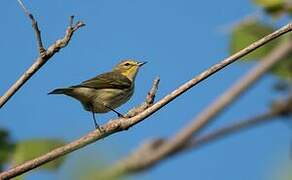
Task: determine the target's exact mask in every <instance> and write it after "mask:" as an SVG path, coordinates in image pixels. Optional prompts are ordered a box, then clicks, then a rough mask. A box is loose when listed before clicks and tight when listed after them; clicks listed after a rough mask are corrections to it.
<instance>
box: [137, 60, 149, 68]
mask: <svg viewBox="0 0 292 180" xmlns="http://www.w3.org/2000/svg"><path fill="white" fill-rule="evenodd" d="M146 63H147V61H143V62H139V63H138V66H139V67H141V66H143V65H144V64H146Z"/></svg>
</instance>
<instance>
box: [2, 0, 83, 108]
mask: <svg viewBox="0 0 292 180" xmlns="http://www.w3.org/2000/svg"><path fill="white" fill-rule="evenodd" d="M18 2H19V4H20V6H21V7H22V8H23V10H24V12H25V14H26V15H27V16H28V17H29V18H30V20H31V21H32V27H33V29H34V31H35V35H36V39H37V44H38V49H39V57H38V58H37V60H36V61H35V63H33V64H32V65H31V67H29V68H28V69H27V70H26V71H25V72H24V74H23V75H21V77H20V78H19V79H18V80H17V81H16V82H15V83H14V84H13V85H12V86H11V87H10V88H9V89H8V90H7V91H6V93H5V94H4V95H3V96H1V97H0V109H1V108H2V107H3V106H4V105H5V103H6V102H7V101H8V100H9V99H10V98H11V97H12V96H13V95H14V94H15V93H16V92H17V91H18V90H19V89H20V88H21V87H22V86H23V85H24V84H25V83H26V82H27V80H29V79H30V78H31V77H32V76H33V75H34V74H35V73H36V72H37V71H38V70H39V69H40V68H41V67H42V66H43V65H44V64H45V63H46V62H47V61H48V60H49V59H50V58H51V57H52V56H53V55H55V53H56V52H58V51H59V50H60V49H62V48H64V47H65V46H66V45H67V44H68V43H69V41H70V40H71V37H72V35H73V33H74V32H75V31H77V30H78V29H79V28H80V27H82V26H84V25H85V24H84V23H83V22H81V21H78V22H77V23H76V24H74V25H73V18H74V17H73V16H71V17H70V25H69V27H68V28H67V30H66V34H65V36H64V37H63V38H62V39H59V40H57V41H56V42H55V43H53V44H52V45H51V46H50V47H49V48H48V50H45V48H44V47H43V43H42V40H41V32H40V30H39V28H38V24H37V22H36V21H35V19H34V17H33V15H32V14H31V13H30V12H29V11H28V10H27V9H26V7H25V6H24V4H23V3H22V1H21V0H18Z"/></svg>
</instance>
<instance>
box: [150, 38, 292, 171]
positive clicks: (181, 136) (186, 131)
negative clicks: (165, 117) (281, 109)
mask: <svg viewBox="0 0 292 180" xmlns="http://www.w3.org/2000/svg"><path fill="white" fill-rule="evenodd" d="M291 51H292V43H291V41H285V42H283V43H281V44H280V45H278V47H276V48H275V49H274V50H273V51H272V52H271V53H270V54H269V55H267V56H266V57H265V58H264V59H262V60H261V61H260V63H259V64H258V65H257V66H256V67H255V68H253V69H252V70H251V71H250V72H248V73H247V74H246V75H244V76H243V78H242V79H240V80H238V81H237V83H235V85H233V86H232V87H231V88H230V89H228V90H227V91H226V92H225V93H224V94H223V95H221V96H220V97H219V98H218V99H217V100H215V102H214V103H213V104H211V105H210V106H209V107H207V108H206V109H205V110H204V111H203V112H202V113H200V114H199V115H198V117H197V118H195V119H194V120H193V121H191V122H190V123H189V124H187V125H186V126H185V127H184V128H182V129H181V130H180V131H179V132H178V133H177V134H176V135H175V136H174V137H172V138H170V139H169V140H168V141H167V142H166V143H164V144H163V145H162V146H160V147H159V148H158V149H157V150H156V152H155V153H152V154H151V156H149V158H148V159H147V160H145V162H146V161H147V163H149V164H152V165H154V164H155V163H158V162H159V161H160V160H161V159H164V158H165V157H167V156H169V155H170V154H172V153H173V152H175V151H177V149H180V148H181V147H182V146H184V144H185V143H187V142H188V141H189V140H191V139H192V137H193V136H194V135H196V134H198V133H199V132H200V131H201V130H202V129H204V127H206V125H207V124H209V123H210V122H211V121H212V120H213V119H214V117H215V116H218V115H219V114H220V113H221V112H222V111H223V110H224V109H225V108H226V107H227V106H228V105H230V104H231V103H232V102H234V101H235V100H236V99H237V98H238V97H239V96H240V95H241V94H242V93H243V92H245V91H246V90H247V89H248V88H249V87H250V86H252V85H253V84H254V83H255V82H256V81H257V80H258V79H259V78H260V77H261V76H262V75H263V74H264V73H265V72H267V71H268V70H269V69H270V68H271V67H272V66H273V65H275V64H276V63H277V62H279V61H280V60H282V59H283V57H285V56H286V55H288V54H290V53H291Z"/></svg>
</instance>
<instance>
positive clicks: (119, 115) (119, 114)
mask: <svg viewBox="0 0 292 180" xmlns="http://www.w3.org/2000/svg"><path fill="white" fill-rule="evenodd" d="M104 106H105V107H106V108H108V109H110V110H111V111H113V112H115V113H116V114H117V115H118V117H122V118H125V116H124V115H122V114H121V113H119V112H118V111H116V110H114V109H113V108H111V107H109V106H107V105H104Z"/></svg>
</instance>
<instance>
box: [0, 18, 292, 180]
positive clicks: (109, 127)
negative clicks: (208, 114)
mask: <svg viewBox="0 0 292 180" xmlns="http://www.w3.org/2000/svg"><path fill="white" fill-rule="evenodd" d="M291 30H292V23H290V24H287V25H286V26H284V27H282V28H280V29H278V30H277V31H275V32H273V33H271V34H269V35H267V36H265V37H263V38H262V39H260V40H258V41H256V42H254V43H252V44H251V45H249V46H248V47H246V48H244V49H242V50H241V51H239V52H237V53H235V54H234V55H232V56H230V57H228V58H226V59H224V60H222V61H221V62H219V63H217V64H215V65H213V66H212V67H210V68H209V69H207V70H205V71H204V72H202V73H201V74H199V75H198V76H196V77H194V78H193V79H191V80H190V81H188V82H186V83H185V84H183V85H182V86H180V87H179V88H177V89H176V90H174V91H173V92H171V93H170V94H168V95H166V96H165V97H164V98H162V99H161V100H159V101H158V102H157V103H155V104H153V105H152V106H151V107H149V108H148V109H146V110H144V111H143V112H141V113H139V114H138V115H136V116H134V117H131V118H118V119H115V120H112V121H110V122H108V123H107V124H105V125H103V126H102V129H103V131H102V132H100V131H98V130H95V131H92V132H90V133H89V134H87V135H85V136H83V137H81V138H80V139H78V140H75V141H73V142H71V143H69V144H67V145H65V146H62V147H59V148H57V149H55V150H52V151H51V152H49V153H47V154H45V155H42V156H40V157H38V158H35V159H33V160H30V161H28V162H26V163H24V164H22V165H19V166H16V167H15V168H12V169H10V170H7V171H5V172H3V173H1V174H0V179H1V178H2V179H7V178H12V177H15V176H17V175H20V174H22V173H24V172H27V171H29V170H31V169H33V168H36V167H39V166H41V165H43V164H45V163H48V162H50V161H52V160H54V159H56V158H59V157H61V156H63V155H65V154H68V153H70V152H73V151H75V150H77V149H80V148H82V147H84V146H86V145H88V144H91V143H93V142H95V141H97V140H99V139H102V138H104V137H107V136H109V135H112V134H114V133H117V132H120V131H124V130H127V129H129V128H130V127H132V126H134V125H136V124H138V123H140V122H142V121H143V120H144V119H145V118H147V117H149V116H150V115H152V114H153V113H155V112H156V111H158V110H159V109H160V108H162V107H164V106H165V105H167V104H168V103H169V102H171V101H173V100H174V99H175V98H176V97H178V96H180V95H181V94H182V93H184V92H186V91H187V90H189V89H190V88H192V87H193V86H195V85H196V84H198V83H200V82H201V81H203V80H204V79H206V78H208V77H210V76H211V75H213V74H214V73H216V72H218V71H219V70H221V69H223V68H224V67H226V66H228V65H229V64H231V63H233V62H235V61H237V60H238V59H239V58H241V57H243V56H245V55H247V54H248V53H250V52H252V51H254V50H255V49H257V48H259V47H261V46H263V45H264V44H266V43H268V42H270V41H271V40H273V39H275V38H277V37H280V36H281V35H283V34H285V33H288V32H290V31H291Z"/></svg>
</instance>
